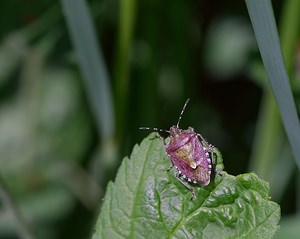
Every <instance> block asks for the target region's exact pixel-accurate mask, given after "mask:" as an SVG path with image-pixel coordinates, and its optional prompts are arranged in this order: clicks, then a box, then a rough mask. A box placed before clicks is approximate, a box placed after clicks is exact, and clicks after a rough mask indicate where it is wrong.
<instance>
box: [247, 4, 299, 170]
mask: <svg viewBox="0 0 300 239" xmlns="http://www.w3.org/2000/svg"><path fill="white" fill-rule="evenodd" d="M246 4H247V8H248V12H249V15H250V19H251V22H252V25H253V29H254V32H255V36H256V39H257V42H258V47H259V50H260V52H261V56H262V60H263V63H264V66H265V68H266V71H267V74H268V78H269V83H270V85H271V88H272V91H273V93H274V95H275V99H276V102H277V104H278V108H279V112H280V115H281V118H282V121H283V125H284V128H285V131H286V133H287V136H288V139H289V141H290V144H291V147H292V150H293V154H294V157H295V159H296V163H297V165H298V167H299V169H300V148H299V145H300V124H299V119H298V115H297V111H296V105H295V102H294V99H293V96H292V92H291V88H290V85H289V80H288V76H287V72H286V69H285V66H284V62H283V57H282V53H281V48H280V44H279V38H278V33H277V29H276V23H275V19H274V14H273V10H272V5H271V2H270V0H246Z"/></svg>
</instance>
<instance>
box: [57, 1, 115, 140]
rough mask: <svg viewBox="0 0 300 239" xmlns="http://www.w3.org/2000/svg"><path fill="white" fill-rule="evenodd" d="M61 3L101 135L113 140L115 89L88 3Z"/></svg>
mask: <svg viewBox="0 0 300 239" xmlns="http://www.w3.org/2000/svg"><path fill="white" fill-rule="evenodd" d="M61 4H62V6H63V11H64V13H65V19H66V22H67V25H68V28H69V31H70V35H71V39H72V41H73V44H74V47H75V50H76V52H77V56H78V61H79V67H80V70H81V72H82V74H83V79H84V83H85V86H86V90H87V92H88V97H89V100H90V104H91V107H92V111H93V113H94V115H95V118H96V123H97V128H98V131H99V135H101V136H102V137H104V138H108V137H111V136H112V135H113V134H114V127H115V126H114V115H113V104H112V96H111V89H110V85H109V78H108V74H107V70H106V66H105V64H104V60H103V56H102V55H103V54H102V52H101V49H100V47H98V42H97V37H96V33H95V27H94V24H93V22H92V19H91V14H90V12H89V9H88V6H87V3H86V1H84V0H73V1H69V0H61Z"/></svg>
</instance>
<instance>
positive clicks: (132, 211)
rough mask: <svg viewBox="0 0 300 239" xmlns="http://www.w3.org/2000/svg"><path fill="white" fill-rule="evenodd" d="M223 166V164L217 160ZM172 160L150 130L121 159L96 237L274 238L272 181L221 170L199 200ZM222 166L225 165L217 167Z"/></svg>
mask: <svg viewBox="0 0 300 239" xmlns="http://www.w3.org/2000/svg"><path fill="white" fill-rule="evenodd" d="M217 162H218V164H222V162H220V160H219V159H218V160H217ZM169 166H170V160H169V159H168V157H167V155H166V154H165V151H164V148H163V145H162V143H161V141H160V139H158V138H157V137H156V135H155V134H150V135H149V136H148V137H147V138H145V139H144V140H143V141H142V143H141V144H140V145H139V146H138V145H136V146H135V147H134V149H133V152H132V154H131V157H130V159H129V158H125V159H124V160H123V162H122V165H121V167H120V168H119V172H118V174H117V177H116V179H115V182H114V183H113V182H110V183H109V185H108V187H107V191H106V195H105V198H104V202H103V205H102V208H101V211H100V214H99V217H98V220H97V224H96V228H95V233H94V235H93V239H99V238H272V236H273V235H274V234H275V232H276V230H277V229H278V221H279V218H280V207H279V205H277V204H276V203H274V202H272V201H270V200H269V186H268V183H266V182H265V181H263V180H261V179H259V178H258V177H257V176H256V175H255V174H254V173H248V174H242V175H239V176H237V177H234V176H231V175H229V174H227V173H226V172H225V171H221V172H219V173H216V174H215V177H214V178H213V179H212V182H211V183H210V184H209V185H208V186H207V187H200V186H194V185H193V186H194V188H195V190H196V198H194V199H193V200H191V192H190V191H189V190H188V189H187V188H185V187H184V186H183V185H182V184H181V183H180V182H178V181H177V179H176V178H175V177H174V171H173V170H174V169H173V170H171V171H170V172H167V169H168V168H169ZM217 168H222V165H217Z"/></svg>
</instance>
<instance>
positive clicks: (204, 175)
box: [140, 99, 214, 198]
mask: <svg viewBox="0 0 300 239" xmlns="http://www.w3.org/2000/svg"><path fill="white" fill-rule="evenodd" d="M188 102H189V99H187V101H186V102H185V104H184V106H183V108H182V111H181V113H180V115H179V119H178V122H177V124H176V125H173V126H172V127H171V128H170V130H163V129H158V128H149V127H141V128H140V129H143V130H152V131H159V132H167V133H169V134H170V141H169V142H168V143H167V144H166V143H165V139H164V138H163V137H161V138H162V142H163V144H164V147H165V150H166V153H167V155H168V156H169V158H170V160H171V163H172V164H171V167H170V168H169V170H170V169H171V168H172V167H173V166H175V167H176V169H177V172H176V174H175V176H176V178H177V179H178V181H179V182H180V183H182V184H183V185H184V186H185V187H187V188H188V189H189V190H190V191H191V192H192V198H194V197H195V190H194V189H193V188H192V186H191V185H189V184H188V183H187V182H186V181H183V179H181V178H180V176H182V177H183V178H185V179H187V181H188V182H192V183H195V184H199V185H201V186H207V185H208V184H209V183H210V177H211V172H212V163H214V156H213V154H214V153H213V149H214V147H213V146H212V145H210V144H209V143H208V142H207V141H206V140H205V139H204V138H203V137H202V135H201V134H198V133H196V132H194V129H193V128H192V127H189V128H188V129H187V130H183V129H180V128H179V123H180V120H181V117H182V115H183V113H184V111H185V108H186V106H187V104H188Z"/></svg>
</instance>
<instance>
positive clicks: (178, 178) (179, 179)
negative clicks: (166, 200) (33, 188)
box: [175, 173, 195, 200]
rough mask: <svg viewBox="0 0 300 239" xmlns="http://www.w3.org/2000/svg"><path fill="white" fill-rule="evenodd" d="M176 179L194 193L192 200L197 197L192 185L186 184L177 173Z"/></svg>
mask: <svg viewBox="0 0 300 239" xmlns="http://www.w3.org/2000/svg"><path fill="white" fill-rule="evenodd" d="M175 177H176V178H177V180H178V181H179V182H180V183H181V184H182V185H183V186H185V187H186V188H187V189H189V190H190V191H191V192H192V197H191V200H192V199H193V198H194V197H195V189H193V188H192V186H191V185H189V184H188V183H187V182H184V181H183V180H182V179H181V178H180V176H179V174H178V173H175Z"/></svg>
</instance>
